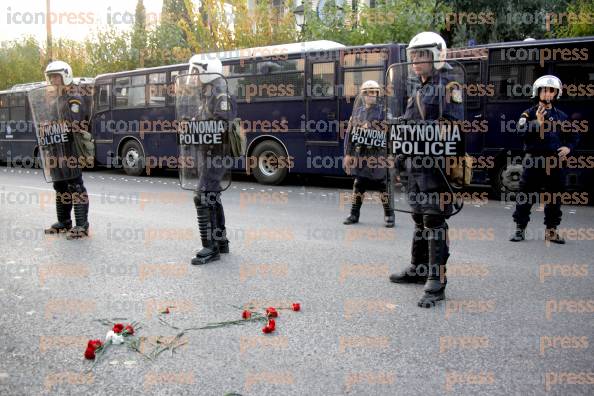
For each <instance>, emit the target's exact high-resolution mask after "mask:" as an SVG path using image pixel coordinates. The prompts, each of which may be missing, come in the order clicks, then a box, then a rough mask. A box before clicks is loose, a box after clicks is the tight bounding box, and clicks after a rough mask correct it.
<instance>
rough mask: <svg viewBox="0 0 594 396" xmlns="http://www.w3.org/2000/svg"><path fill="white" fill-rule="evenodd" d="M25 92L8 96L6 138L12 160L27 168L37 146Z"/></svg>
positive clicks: (31, 161)
mask: <svg viewBox="0 0 594 396" xmlns="http://www.w3.org/2000/svg"><path fill="white" fill-rule="evenodd" d="M28 107H29V106H28V103H27V94H26V92H18V93H12V94H11V95H10V120H11V121H10V122H9V123H8V126H7V130H6V138H7V139H9V140H10V144H11V147H10V152H11V155H12V157H13V158H15V159H16V157H18V161H19V162H20V161H23V163H24V164H26V165H27V166H30V167H31V166H32V165H33V161H34V156H33V154H34V151H35V147H36V146H37V137H36V135H35V129H34V128H33V124H32V123H31V122H29V121H30V120H31V115H30V114H29V113H30V112H29V109H28Z"/></svg>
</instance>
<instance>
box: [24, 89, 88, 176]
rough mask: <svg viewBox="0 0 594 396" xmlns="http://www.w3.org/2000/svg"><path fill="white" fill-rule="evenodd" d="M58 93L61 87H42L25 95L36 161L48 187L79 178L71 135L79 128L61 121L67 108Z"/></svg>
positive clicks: (79, 168) (77, 162)
mask: <svg viewBox="0 0 594 396" xmlns="http://www.w3.org/2000/svg"><path fill="white" fill-rule="evenodd" d="M62 90H63V87H57V86H54V85H46V86H42V87H39V88H36V89H33V90H31V91H29V93H28V96H29V106H30V108H31V115H32V118H33V123H34V125H35V134H36V136H37V143H38V150H39V157H40V158H41V164H42V168H43V175H44V177H45V180H46V181H47V182H48V183H52V182H58V181H63V180H70V179H74V178H77V177H78V176H80V175H81V174H82V170H81V163H80V162H79V161H80V158H79V156H78V153H77V151H76V146H75V142H74V135H73V133H75V131H76V130H77V128H80V125H74V124H73V122H72V120H68V119H67V118H66V117H65V115H66V114H67V112H66V111H67V109H68V107H67V106H68V104H67V102H66V99H65V96H64V95H62V94H61V93H62Z"/></svg>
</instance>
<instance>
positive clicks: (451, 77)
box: [386, 61, 466, 216]
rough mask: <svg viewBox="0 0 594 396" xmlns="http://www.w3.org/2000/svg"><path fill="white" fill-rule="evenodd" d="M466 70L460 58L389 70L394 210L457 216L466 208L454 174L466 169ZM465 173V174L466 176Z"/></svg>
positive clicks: (389, 124) (389, 114)
mask: <svg viewBox="0 0 594 396" xmlns="http://www.w3.org/2000/svg"><path fill="white" fill-rule="evenodd" d="M464 83H465V71H464V67H463V66H462V65H461V64H460V63H457V62H454V61H452V62H447V63H446V62H417V63H413V62H411V63H399V64H393V65H391V66H390V67H389V68H388V71H387V73H386V103H387V106H386V121H387V122H386V123H387V127H388V133H387V135H388V153H389V154H390V155H393V156H394V158H395V167H394V169H393V171H392V174H391V175H390V178H391V179H392V180H399V182H400V183H401V184H400V185H398V187H400V191H399V192H398V189H396V193H395V210H397V211H400V212H406V213H418V214H443V215H447V216H452V215H454V214H456V213H458V212H459V211H460V209H461V208H462V202H463V201H462V199H461V194H460V193H458V192H456V191H455V189H454V188H453V187H452V184H451V180H452V179H453V175H454V174H455V173H457V172H459V171H460V170H461V171H462V172H465V167H464V155H465V144H464V143H465V139H464V134H465V130H464V126H465V123H463V121H464V119H465V114H466V105H465V103H466V99H465V94H464V87H465V85H464ZM463 177H464V175H463Z"/></svg>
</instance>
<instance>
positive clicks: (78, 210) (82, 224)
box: [66, 194, 89, 239]
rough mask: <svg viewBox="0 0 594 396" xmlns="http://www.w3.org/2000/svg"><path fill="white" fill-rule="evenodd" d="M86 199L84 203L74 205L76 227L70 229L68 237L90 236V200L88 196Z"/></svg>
mask: <svg viewBox="0 0 594 396" xmlns="http://www.w3.org/2000/svg"><path fill="white" fill-rule="evenodd" d="M85 196H86V194H85ZM85 199H86V201H85V202H84V203H83V202H81V203H75V204H74V205H73V206H74V218H75V219H76V227H73V228H72V229H71V230H70V231H68V235H66V238H67V239H80V238H84V237H87V236H89V220H88V217H89V201H88V198H85Z"/></svg>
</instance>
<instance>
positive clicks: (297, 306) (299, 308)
mask: <svg viewBox="0 0 594 396" xmlns="http://www.w3.org/2000/svg"><path fill="white" fill-rule="evenodd" d="M293 311H301V304H299V303H293Z"/></svg>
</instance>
